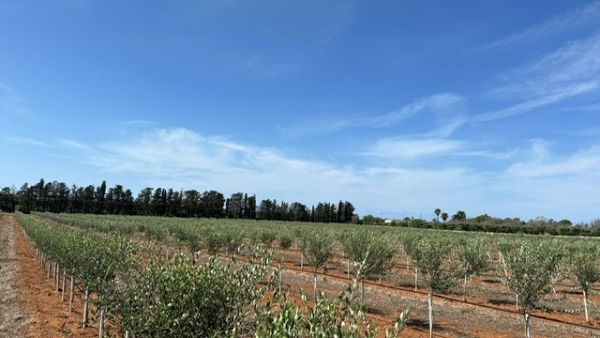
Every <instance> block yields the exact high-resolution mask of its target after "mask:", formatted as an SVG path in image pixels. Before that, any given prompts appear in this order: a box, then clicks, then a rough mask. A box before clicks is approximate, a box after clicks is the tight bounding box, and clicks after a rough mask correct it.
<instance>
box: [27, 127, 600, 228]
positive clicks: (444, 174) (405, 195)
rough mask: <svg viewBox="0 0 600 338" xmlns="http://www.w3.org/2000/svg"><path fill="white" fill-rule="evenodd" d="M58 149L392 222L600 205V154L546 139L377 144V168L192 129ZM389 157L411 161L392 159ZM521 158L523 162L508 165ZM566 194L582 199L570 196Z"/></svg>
mask: <svg viewBox="0 0 600 338" xmlns="http://www.w3.org/2000/svg"><path fill="white" fill-rule="evenodd" d="M29 143H31V144H33V145H36V146H39V145H41V144H40V142H29ZM55 144H56V147H55V149H63V150H64V149H68V150H69V151H68V154H70V155H72V156H71V157H65V158H66V159H70V160H73V161H78V162H79V163H81V161H83V162H84V163H86V164H87V165H88V166H90V167H91V168H95V169H100V171H101V172H104V173H105V174H106V175H109V176H110V177H113V178H115V177H117V178H118V177H129V176H135V177H136V178H137V179H138V180H141V181H143V182H145V183H144V184H147V186H152V187H167V188H169V187H173V188H176V189H177V188H183V189H197V190H200V191H203V190H204V189H206V190H209V189H215V190H218V191H221V192H223V193H224V194H230V193H234V192H237V191H243V192H248V193H255V194H256V195H257V197H258V198H259V199H263V198H271V199H273V198H276V199H277V200H283V201H287V202H293V201H299V202H302V203H306V204H309V205H310V204H311V203H318V202H320V201H336V200H338V199H343V200H349V201H351V202H352V203H354V204H355V205H356V206H357V207H358V208H359V209H358V210H357V211H358V212H359V213H361V215H365V214H367V213H378V212H382V210H403V213H402V214H399V213H390V214H386V215H383V216H384V217H399V218H402V217H405V216H415V217H419V216H420V215H421V214H423V216H424V217H426V218H427V217H434V215H433V214H432V213H433V210H434V208H436V207H440V208H442V209H443V210H444V211H448V212H456V210H460V209H462V210H466V211H467V212H468V213H469V215H472V216H476V215H477V214H483V213H488V214H492V215H494V216H500V217H508V216H510V217H515V216H519V217H523V218H526V219H527V218H533V217H536V216H539V215H545V216H548V217H555V218H561V217H571V218H572V219H573V220H575V221H581V220H588V218H589V219H591V218H592V215H591V214H590V213H588V214H586V215H581V214H578V215H575V216H576V217H579V218H577V219H574V218H573V217H575V216H573V215H569V214H568V212H570V211H575V210H580V209H578V208H580V207H579V206H580V205H587V204H590V205H591V204H593V203H592V202H590V201H597V198H600V192H599V191H597V189H591V188H590V187H593V186H594V185H590V184H589V182H590V180H592V179H594V177H596V178H597V177H598V175H599V174H600V173H598V169H597V168H600V147H598V146H592V147H589V148H587V149H583V150H581V151H579V152H576V153H573V154H570V155H569V154H566V155H560V156H559V155H556V154H553V153H552V152H551V145H552V144H551V143H549V142H548V141H544V140H533V141H531V144H530V147H529V148H528V149H527V151H521V152H519V154H517V155H518V156H515V154H514V152H507V153H498V152H497V151H495V150H494V149H493V148H492V147H487V148H486V147H483V146H482V147H480V149H474V147H472V146H470V145H468V144H467V143H465V142H462V141H455V140H445V139H404V140H403V139H388V140H382V141H380V142H379V143H377V144H376V145H375V146H373V148H372V149H371V150H372V153H371V154H370V155H369V156H375V157H372V158H373V159H375V161H372V162H371V163H372V164H371V165H367V166H364V167H361V166H354V165H351V166H342V165H339V164H338V165H334V164H331V163H325V162H321V161H316V160H313V159H301V158H294V157H290V156H288V155H286V154H285V153H283V152H281V151H279V150H277V149H273V148H261V147H256V146H252V145H247V144H243V143H241V142H237V141H236V140H234V139H231V138H226V137H215V136H204V135H201V134H199V133H196V132H193V131H191V130H188V129H183V128H177V129H156V130H152V131H148V132H146V133H144V134H141V135H138V136H136V137H133V138H130V139H128V140H121V141H116V140H113V141H109V142H106V143H102V144H95V145H94V144H84V143H82V142H80V141H75V140H58V141H56V142H55ZM389 156H398V157H399V158H400V159H405V160H406V161H394V160H388V159H389V158H390V157H389ZM459 156H475V157H488V158H489V160H490V161H497V162H498V163H502V164H504V165H502V166H501V167H500V168H497V169H489V171H485V170H483V169H481V168H479V167H470V166H468V165H466V164H459V162H457V161H455V159H457V158H458V157H459ZM513 157H518V158H519V160H518V161H514V162H512V163H511V162H509V161H510V160H511V159H512V158H513ZM419 158H427V159H431V160H432V161H430V162H427V163H428V164H427V165H423V163H422V162H419V161H412V160H414V159H419ZM431 163H436V165H430V164H431ZM557 178H560V179H557ZM115 183H122V182H115ZM133 188H134V189H135V187H133ZM140 189H141V188H140ZM557 192H577V193H579V194H581V195H569V198H564V196H563V197H560V196H559V195H560V194H557ZM415 196H424V197H425V198H426V200H423V199H419V198H415ZM559 197H560V198H559ZM475 201H476V202H475ZM586 203H587V204H586ZM429 209H431V210H429ZM592 209H593V208H592ZM592 209H590V210H592ZM556 210H561V211H562V212H563V213H562V214H557V211H556ZM429 214H431V215H429Z"/></svg>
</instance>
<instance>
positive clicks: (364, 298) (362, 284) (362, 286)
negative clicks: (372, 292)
mask: <svg viewBox="0 0 600 338" xmlns="http://www.w3.org/2000/svg"><path fill="white" fill-rule="evenodd" d="M360 297H361V301H362V304H363V306H367V295H366V294H365V279H364V278H361V279H360Z"/></svg>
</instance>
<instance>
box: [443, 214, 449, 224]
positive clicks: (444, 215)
mask: <svg viewBox="0 0 600 338" xmlns="http://www.w3.org/2000/svg"><path fill="white" fill-rule="evenodd" d="M447 219H448V213H447V212H442V221H444V222H446V220H447Z"/></svg>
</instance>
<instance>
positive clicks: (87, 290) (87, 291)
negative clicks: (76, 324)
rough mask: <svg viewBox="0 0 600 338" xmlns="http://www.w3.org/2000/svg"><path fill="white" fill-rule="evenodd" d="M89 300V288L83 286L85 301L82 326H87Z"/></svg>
mask: <svg viewBox="0 0 600 338" xmlns="http://www.w3.org/2000/svg"><path fill="white" fill-rule="evenodd" d="M89 301H90V290H89V289H88V288H85V302H84V303H83V327H84V328H85V327H87V322H88V305H89Z"/></svg>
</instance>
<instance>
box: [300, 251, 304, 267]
mask: <svg viewBox="0 0 600 338" xmlns="http://www.w3.org/2000/svg"><path fill="white" fill-rule="evenodd" d="M300 270H304V253H302V254H300Z"/></svg>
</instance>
